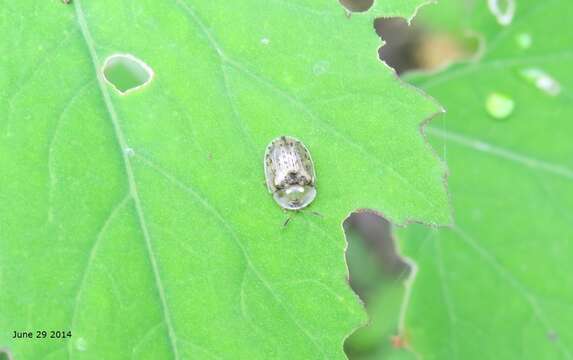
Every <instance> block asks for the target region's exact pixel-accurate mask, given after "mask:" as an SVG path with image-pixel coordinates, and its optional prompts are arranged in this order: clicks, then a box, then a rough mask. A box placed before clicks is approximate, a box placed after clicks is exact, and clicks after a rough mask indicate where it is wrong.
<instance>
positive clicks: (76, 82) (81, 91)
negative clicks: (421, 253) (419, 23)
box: [0, 0, 450, 359]
mask: <svg viewBox="0 0 573 360" xmlns="http://www.w3.org/2000/svg"><path fill="white" fill-rule="evenodd" d="M387 3H392V4H394V12H396V13H399V14H402V15H403V16H409V15H411V13H410V12H411V11H412V7H411V6H410V5H409V4H404V5H401V2H400V1H390V2H387ZM373 16H374V15H373V13H367V14H362V15H354V16H352V17H351V18H350V19H349V18H347V17H346V16H345V14H344V11H343V9H342V8H341V7H340V5H339V4H338V3H337V2H336V1H333V0H328V1H326V0H324V1H314V0H312V1H311V0H308V1H304V0H299V1H294V0H290V1H284V0H273V1H266V0H265V1H262V0H257V1H255V0H249V1H231V2H229V1H191V0H187V1H184V0H174V1H167V2H163V1H127V0H126V1H111V0H102V1H81V0H74V1H73V2H72V3H71V4H69V5H64V4H63V3H61V2H60V1H55V0H53V1H48V2H38V1H32V0H28V1H20V2H17V3H14V2H5V3H4V4H3V6H2V7H1V9H0V31H1V32H2V34H5V36H4V38H5V39H6V41H3V42H2V45H1V47H0V52H1V54H2V57H1V58H0V61H1V68H2V69H8V71H2V74H1V75H0V91H1V93H0V101H1V102H0V111H1V113H2V114H4V115H3V116H2V120H1V122H0V136H1V139H2V140H1V141H0V161H1V163H2V167H3V170H2V172H3V174H2V177H0V199H1V202H2V207H0V218H1V219H2V223H1V227H0V232H1V234H0V264H1V265H0V285H1V288H2V291H1V292H0V309H2V316H0V345H6V346H8V347H9V348H10V349H11V350H12V351H13V352H14V355H15V358H16V359H20V358H33V359H39V358H45V359H60V358H62V357H65V356H66V354H68V355H69V357H70V358H82V359H83V358H86V359H109V358H118V359H125V358H130V357H133V358H138V359H145V358H149V359H165V358H176V359H184V358H192V359H196V358H201V359H203V358H234V359H237V358H243V359H244V358H249V359H250V358H288V359H292V358H304V359H310V358H328V359H334V358H342V357H343V356H344V354H343V350H342V342H343V340H344V338H345V337H346V336H347V335H348V334H349V333H350V332H351V331H352V330H353V329H354V328H356V327H357V326H358V325H359V324H360V323H362V322H363V321H364V318H365V316H364V313H363V310H362V308H361V306H360V304H359V302H358V299H357V298H356V296H355V295H354V294H353V293H352V291H351V290H350V288H349V287H348V284H347V280H346V278H347V269H346V265H345V262H344V249H345V246H346V243H345V241H344V237H343V232H342V228H341V223H342V221H343V219H344V218H345V217H346V216H347V214H348V213H349V212H350V211H351V210H353V209H355V208H359V207H369V208H374V209H378V210H380V211H382V212H384V213H385V214H386V215H387V216H388V217H389V218H390V219H392V220H394V221H396V222H399V223H402V222H405V221H407V220H409V219H415V220H418V221H424V222H427V223H433V224H436V223H447V222H448V221H449V217H450V215H449V208H448V202H447V196H446V192H445V189H444V185H443V175H444V166H443V165H442V164H441V163H440V162H439V161H438V159H437V158H436V157H435V156H434V155H433V154H432V153H431V151H430V150H429V146H428V145H427V144H426V143H425V142H424V140H423V138H422V136H421V135H420V132H419V128H420V123H421V122H422V121H423V120H424V119H426V118H428V117H429V116H431V115H432V114H433V113H435V112H436V111H437V110H438V109H437V106H436V105H435V103H433V102H432V101H431V100H429V99H427V98H425V97H424V96H422V95H421V94H420V93H418V92H416V91H414V90H413V89H412V88H410V87H408V86H406V85H404V84H402V83H401V82H400V81H398V80H397V79H396V78H395V76H394V74H393V73H392V72H391V71H390V70H389V69H387V68H385V67H384V65H383V64H381V63H380V62H379V61H378V59H377V56H376V48H377V46H378V45H379V39H377V37H376V36H375V34H374V32H373V30H372V21H373ZM117 53H122V54H132V55H133V56H135V57H137V58H138V59H141V60H142V61H143V62H145V63H146V64H147V65H149V66H150V67H151V68H152V69H153V72H154V77H153V79H152V80H151V82H150V83H149V84H148V85H146V86H144V87H142V88H141V89H138V90H136V91H133V92H131V93H129V94H128V95H120V94H119V93H118V92H117V91H116V90H115V89H114V88H112V87H111V86H110V85H109V84H108V83H106V82H105V80H104V78H103V76H102V64H103V63H104V61H105V59H106V58H107V57H108V56H110V55H112V54H117ZM279 135H290V136H294V137H297V138H299V139H301V140H302V141H303V142H304V144H305V145H306V146H307V147H308V148H309V150H310V152H311V154H312V157H313V159H314V161H315V166H316V171H317V174H318V185H317V190H318V196H317V199H316V200H315V202H314V203H313V204H312V205H311V207H310V208H309V209H308V210H305V211H302V212H300V213H293V214H285V213H284V212H283V211H282V210H281V209H280V208H279V207H278V206H277V205H276V204H275V203H274V201H273V199H272V197H271V196H270V194H269V193H268V192H267V189H266V188H265V186H264V176H263V161H262V160H263V159H262V158H263V153H264V150H265V147H266V145H267V144H268V143H269V142H270V141H271V140H272V139H274V138H275V137H277V136H279ZM313 211H314V212H317V213H320V214H321V216H315V215H313V214H312V212H313ZM287 216H292V217H293V219H292V221H290V223H289V224H288V226H287V227H286V228H283V226H282V224H283V222H284V221H285V219H286V218H287ZM13 330H22V331H25V330H30V331H33V330H48V331H49V330H66V331H67V330H71V331H72V333H73V335H72V338H71V339H49V340H48V339H44V340H40V339H33V340H18V339H11V338H10V335H11V331H13Z"/></svg>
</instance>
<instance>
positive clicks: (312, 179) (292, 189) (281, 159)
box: [264, 135, 316, 210]
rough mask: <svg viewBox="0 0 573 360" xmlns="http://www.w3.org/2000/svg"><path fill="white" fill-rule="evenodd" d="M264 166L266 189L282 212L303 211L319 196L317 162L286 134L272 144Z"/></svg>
mask: <svg viewBox="0 0 573 360" xmlns="http://www.w3.org/2000/svg"><path fill="white" fill-rule="evenodd" d="M264 167H265V179H266V184H267V188H268V190H269V192H270V193H271V194H273V198H274V199H275V201H276V202H277V204H279V206H280V207H282V208H283V209H286V210H300V209H302V208H305V207H307V206H308V205H310V203H311V202H312V201H313V200H314V198H315V197H316V173H315V171H314V163H313V162H312V158H311V157H310V152H309V151H308V149H307V148H306V146H304V144H303V143H302V142H301V141H300V140H298V139H296V138H294V137H292V136H285V135H283V136H279V137H278V138H276V139H274V140H273V141H271V143H270V144H269V145H268V146H267V150H266V152H265V156H264Z"/></svg>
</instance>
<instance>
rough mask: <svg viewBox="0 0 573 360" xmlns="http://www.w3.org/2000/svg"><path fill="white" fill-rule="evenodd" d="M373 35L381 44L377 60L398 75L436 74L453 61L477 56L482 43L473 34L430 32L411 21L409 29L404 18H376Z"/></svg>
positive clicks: (421, 25)
mask: <svg viewBox="0 0 573 360" xmlns="http://www.w3.org/2000/svg"><path fill="white" fill-rule="evenodd" d="M374 28H375V29H376V33H377V34H378V35H379V36H380V37H381V38H382V39H383V40H384V42H385V44H384V45H383V46H382V47H380V49H379V50H378V54H379V56H380V59H381V60H382V61H384V62H385V63H386V64H388V65H389V66H391V67H392V68H394V70H396V72H397V73H398V74H402V73H404V72H407V71H414V70H422V71H435V70H438V69H442V68H444V67H445V66H447V65H449V64H451V63H452V62H455V61H461V60H467V59H472V58H474V57H476V56H478V55H479V53H480V50H481V45H482V44H481V39H479V38H478V37H477V36H476V35H475V34H470V33H468V34H466V35H464V36H454V35H452V34H449V33H446V32H440V31H436V30H432V29H430V28H429V27H427V26H425V25H423V24H420V23H417V22H416V20H414V23H412V24H411V25H410V26H409V25H408V22H407V21H406V20H405V19H403V18H397V17H394V18H379V19H376V20H375V21H374Z"/></svg>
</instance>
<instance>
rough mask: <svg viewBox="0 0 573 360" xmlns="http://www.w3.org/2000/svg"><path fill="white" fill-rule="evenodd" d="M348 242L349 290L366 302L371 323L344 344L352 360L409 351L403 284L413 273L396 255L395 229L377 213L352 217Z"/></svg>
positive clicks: (346, 226)
mask: <svg viewBox="0 0 573 360" xmlns="http://www.w3.org/2000/svg"><path fill="white" fill-rule="evenodd" d="M344 231H345V234H346V239H347V241H348V248H347V250H346V262H347V264H348V270H349V273H350V278H349V281H350V286H351V287H352V289H353V290H354V292H356V294H358V296H359V297H360V299H361V300H362V301H363V302H364V305H365V307H366V310H367V312H368V316H369V318H370V322H369V324H368V325H366V326H365V327H362V328H359V329H357V330H356V331H355V332H354V333H353V334H352V335H351V336H350V337H348V339H347V340H346V342H345V343H344V350H345V351H346V354H347V355H348V357H349V358H362V357H365V358H366V357H368V356H370V355H373V354H374V353H375V354H379V355H380V354H384V353H386V352H390V351H392V349H393V348H394V347H396V344H397V343H400V344H403V346H401V347H402V348H407V339H406V338H405V336H404V334H402V333H401V329H400V324H399V323H400V320H401V319H400V316H401V315H400V313H401V308H402V306H403V305H402V304H403V303H404V297H405V296H406V291H405V288H404V283H405V282H406V281H407V280H408V279H410V275H411V274H412V273H413V272H414V268H413V266H414V265H412V264H410V263H409V262H408V260H407V259H405V258H403V257H402V256H401V255H400V254H399V253H398V251H397V248H396V242H395V240H394V237H393V234H392V225H391V224H390V222H388V221H387V220H386V219H384V218H383V217H382V216H380V215H378V214H377V213H375V212H374V211H369V210H362V211H358V212H355V213H352V214H351V215H350V216H349V217H348V218H347V219H346V220H345V221H344Z"/></svg>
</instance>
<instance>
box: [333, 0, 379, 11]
mask: <svg viewBox="0 0 573 360" xmlns="http://www.w3.org/2000/svg"><path fill="white" fill-rule="evenodd" d="M339 1H340V3H341V4H342V6H344V7H345V8H346V9H347V10H348V11H352V12H364V11H368V9H370V7H372V4H374V0H339Z"/></svg>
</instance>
